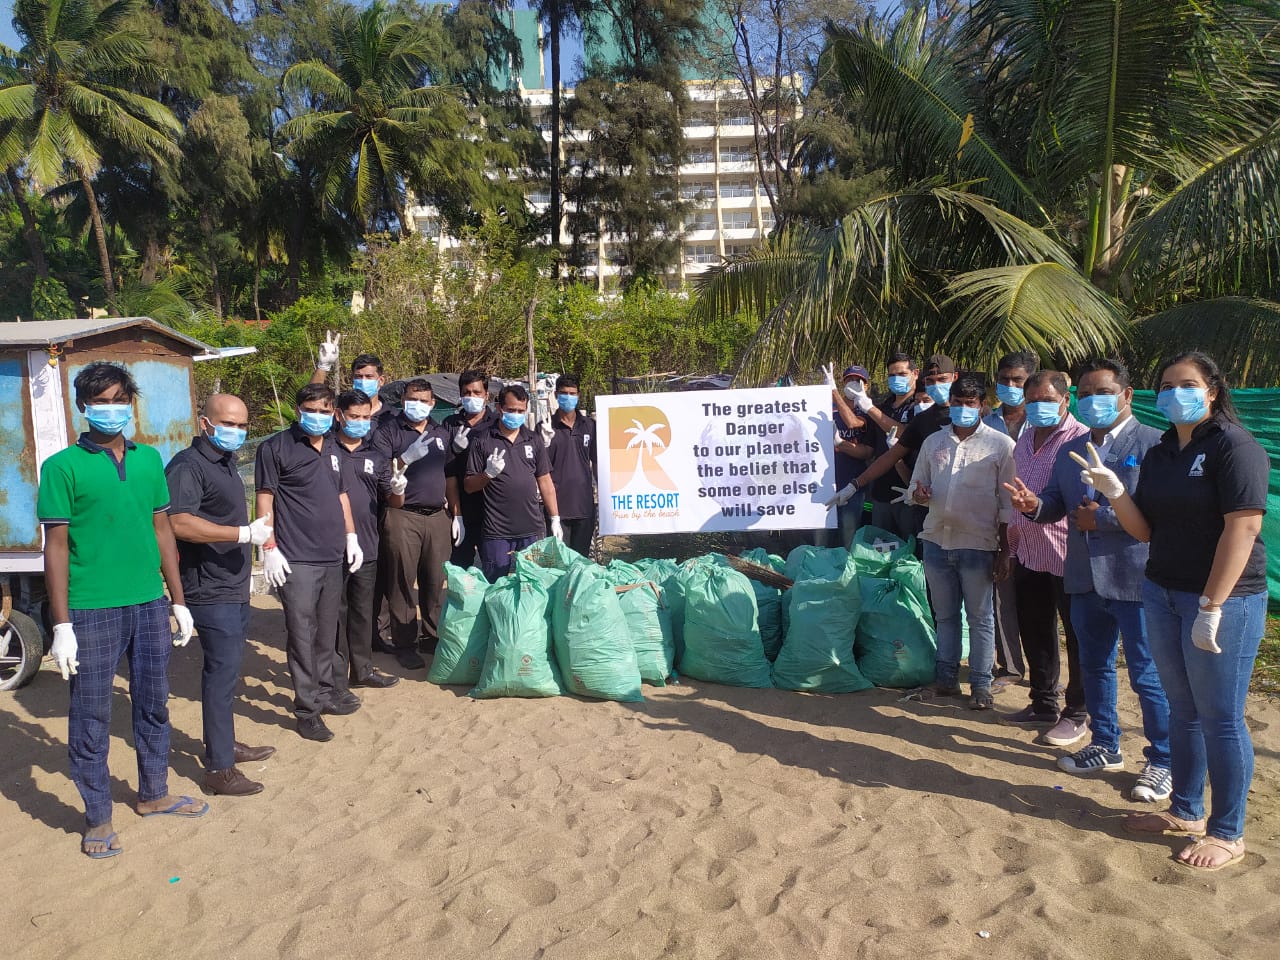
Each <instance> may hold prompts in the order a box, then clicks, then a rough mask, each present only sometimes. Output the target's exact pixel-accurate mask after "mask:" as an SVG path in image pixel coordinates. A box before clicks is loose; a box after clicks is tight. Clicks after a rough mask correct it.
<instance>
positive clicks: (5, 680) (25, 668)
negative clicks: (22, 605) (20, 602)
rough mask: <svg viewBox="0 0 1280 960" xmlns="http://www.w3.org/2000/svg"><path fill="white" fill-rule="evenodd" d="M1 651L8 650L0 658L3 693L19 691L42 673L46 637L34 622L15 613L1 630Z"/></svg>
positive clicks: (0, 685) (0, 686)
mask: <svg viewBox="0 0 1280 960" xmlns="http://www.w3.org/2000/svg"><path fill="white" fill-rule="evenodd" d="M6 641H7V643H6ZM0 647H7V649H5V650H4V656H3V657H0V690H17V689H18V688H19V687H21V686H22V685H23V684H25V683H27V681H29V680H30V679H31V678H32V677H34V676H35V675H36V671H37V670H39V669H40V661H41V660H43V659H44V635H43V633H42V632H41V630H40V628H39V627H37V626H36V622H35V621H34V620H32V619H31V618H30V617H28V616H27V615H26V614H25V613H19V612H18V611H17V610H14V611H12V612H11V613H10V614H9V619H8V620H7V621H6V622H5V625H4V627H2V628H0Z"/></svg>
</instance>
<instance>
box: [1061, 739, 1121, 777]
mask: <svg viewBox="0 0 1280 960" xmlns="http://www.w3.org/2000/svg"><path fill="white" fill-rule="evenodd" d="M1058 769H1060V770H1065V771H1066V772H1067V773H1104V772H1106V771H1108V770H1123V769H1124V758H1123V757H1121V756H1120V754H1118V753H1112V752H1111V751H1110V750H1108V749H1107V748H1106V747H1100V746H1098V745H1097V744H1096V743H1091V744H1089V746H1087V747H1085V748H1084V749H1083V750H1077V751H1076V752H1075V753H1069V754H1067V755H1066V756H1065V757H1059V758H1058Z"/></svg>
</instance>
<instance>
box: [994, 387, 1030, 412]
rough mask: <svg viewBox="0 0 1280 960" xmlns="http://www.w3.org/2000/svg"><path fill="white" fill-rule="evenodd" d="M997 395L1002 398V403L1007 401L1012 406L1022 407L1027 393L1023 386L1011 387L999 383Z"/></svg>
mask: <svg viewBox="0 0 1280 960" xmlns="http://www.w3.org/2000/svg"><path fill="white" fill-rule="evenodd" d="M996 396H997V397H999V398H1000V402H1001V403H1007V404H1008V405H1009V406H1011V407H1020V406H1022V401H1023V400H1025V399H1026V396H1027V395H1026V392H1025V391H1024V390H1023V389H1022V388H1021V387H1010V386H1007V385H1006V384H1003V383H997V384H996Z"/></svg>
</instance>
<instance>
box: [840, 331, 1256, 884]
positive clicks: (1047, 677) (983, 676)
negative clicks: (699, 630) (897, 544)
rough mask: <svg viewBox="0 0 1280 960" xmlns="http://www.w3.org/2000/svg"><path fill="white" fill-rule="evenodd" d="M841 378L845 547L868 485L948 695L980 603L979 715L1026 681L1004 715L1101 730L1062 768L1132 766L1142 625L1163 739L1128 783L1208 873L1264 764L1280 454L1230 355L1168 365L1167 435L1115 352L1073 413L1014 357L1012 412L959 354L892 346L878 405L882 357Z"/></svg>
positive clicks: (1152, 721)
mask: <svg viewBox="0 0 1280 960" xmlns="http://www.w3.org/2000/svg"><path fill="white" fill-rule="evenodd" d="M825 373H826V376H827V382H828V385H829V386H831V388H832V394H833V402H834V406H835V413H834V418H835V425H836V431H837V438H836V440H837V442H836V448H835V450H836V460H837V465H836V475H837V478H838V482H841V483H842V485H841V486H840V487H839V489H838V492H837V494H836V496H835V497H834V498H833V499H832V501H830V505H831V506H834V507H837V508H838V509H839V511H840V514H839V517H840V522H839V528H840V531H841V536H842V537H843V538H845V540H846V542H847V541H848V539H851V538H852V536H853V532H854V531H855V530H856V529H857V526H858V524H859V523H861V522H862V520H863V518H864V515H865V514H864V500H865V499H866V498H867V497H868V496H869V497H870V499H871V511H870V513H871V518H870V522H871V523H873V524H874V525H875V526H877V527H880V528H882V529H885V530H888V531H890V532H892V533H894V534H895V535H897V536H899V537H903V538H906V537H916V538H917V539H918V544H919V547H920V550H921V554H922V559H923V562H924V571H925V578H926V582H927V584H928V589H929V597H930V602H931V604H932V607H933V612H934V616H935V620H936V624H937V642H938V654H937V664H936V671H935V685H934V687H933V689H932V691H930V693H931V695H932V696H935V697H952V696H960V695H961V689H960V686H959V666H960V660H961V652H962V630H961V616H962V615H963V616H964V617H965V618H966V620H967V624H968V638H969V676H968V679H969V698H968V703H969V706H970V707H971V708H972V709H975V710H989V709H991V708H992V706H993V703H994V700H993V696H992V692H993V683H994V682H996V678H998V677H1014V676H1025V679H1026V680H1027V682H1028V685H1029V688H1030V702H1029V703H1028V704H1027V705H1026V706H1025V707H1024V708H1023V709H1021V710H1019V711H1017V712H1016V713H1012V714H1006V715H1003V716H1002V717H1001V720H1002V721H1003V722H1005V723H1009V724H1014V725H1018V726H1026V727H1043V728H1045V730H1044V734H1043V737H1044V740H1045V741H1046V742H1048V743H1050V744H1053V745H1055V746H1060V747H1071V746H1074V745H1076V744H1077V743H1080V742H1081V741H1083V740H1085V738H1086V737H1087V738H1088V742H1087V743H1086V744H1085V745H1084V746H1082V747H1080V748H1079V749H1076V750H1075V751H1074V752H1071V753H1068V754H1066V755H1064V756H1062V757H1061V758H1060V759H1059V760H1058V766H1059V767H1060V768H1061V769H1062V770H1064V771H1066V772H1068V773H1073V774H1094V773H1101V772H1108V771H1117V770H1122V769H1123V768H1124V758H1123V755H1122V753H1121V743H1120V735H1121V730H1120V724H1119V718H1118V715H1117V710H1116V695H1117V674H1116V662H1117V653H1118V650H1119V646H1120V643H1121V638H1123V649H1124V658H1125V664H1126V667H1127V669H1128V674H1129V682H1130V684H1131V686H1132V688H1133V691H1134V693H1135V694H1136V695H1137V698H1138V703H1139V705H1140V707H1141V714H1142V726H1143V734H1144V737H1145V739H1146V747H1145V749H1144V754H1145V763H1144V764H1143V766H1142V769H1141V771H1140V773H1139V774H1138V776H1137V779H1136V781H1135V782H1134V784H1133V786H1132V787H1131V789H1130V792H1129V796H1130V797H1131V798H1132V799H1133V800H1137V801H1145V802H1152V803H1154V802H1159V801H1163V800H1166V799H1168V800H1170V807H1169V809H1168V811H1162V812H1158V813H1141V814H1134V815H1132V816H1131V817H1129V818H1128V820H1127V821H1126V828H1127V829H1129V830H1131V831H1133V832H1136V833H1147V834H1153V833H1154V834H1170V835H1189V836H1191V837H1192V838H1193V840H1192V842H1191V843H1190V844H1189V845H1188V846H1187V847H1185V848H1184V849H1183V850H1181V851H1180V852H1179V853H1178V858H1179V859H1180V860H1181V861H1182V862H1184V863H1186V864H1188V865H1189V866H1192V867H1197V868H1201V869H1211V870H1212V869H1219V868H1220V867H1222V866H1225V865H1227V864H1229V863H1232V862H1235V861H1237V860H1239V859H1240V858H1241V857H1243V856H1244V842H1243V835H1244V817H1245V801H1246V797H1247V795H1248V791H1249V784H1250V782H1251V780H1252V776H1253V748H1252V742H1251V740H1250V737H1249V732H1248V728H1247V727H1246V725H1245V719H1244V705H1245V696H1246V693H1247V691H1248V686H1249V679H1250V676H1251V674H1252V670H1253V663H1254V660H1255V658H1256V656H1257V653H1258V647H1259V644H1260V643H1261V640H1262V636H1263V632H1264V629H1265V616H1266V608H1267V582H1266V552H1265V548H1264V546H1263V543H1262V540H1261V537H1260V531H1261V526H1262V517H1263V514H1264V513H1265V511H1266V503H1267V487H1268V475H1269V470H1270V463H1269V460H1268V457H1267V454H1266V452H1265V451H1264V450H1263V448H1262V446H1261V445H1260V444H1259V443H1258V441H1257V440H1256V439H1255V438H1254V437H1252V436H1251V435H1250V434H1249V433H1248V431H1247V430H1245V429H1244V427H1243V426H1241V424H1240V421H1239V419H1238V418H1237V416H1236V413H1235V408H1234V406H1233V404H1232V401H1231V393H1230V390H1229V388H1228V386H1227V383H1226V381H1225V378H1224V377H1223V375H1222V372H1221V371H1220V370H1219V368H1218V366H1217V364H1216V363H1215V362H1214V361H1213V360H1212V359H1211V358H1210V357H1208V356H1206V355H1205V354H1203V353H1199V352H1188V353H1183V354H1180V355H1178V356H1175V357H1173V358H1172V359H1171V360H1169V361H1168V362H1166V363H1165V364H1164V365H1163V366H1162V367H1161V368H1160V370H1159V374H1158V376H1157V380H1156V391H1157V401H1156V406H1157V409H1158V410H1159V411H1160V412H1161V413H1162V414H1163V415H1164V417H1165V418H1166V419H1168V420H1169V422H1170V424H1171V426H1170V428H1169V429H1168V430H1167V431H1165V432H1163V433H1162V432H1161V431H1159V430H1156V429H1154V428H1152V427H1148V426H1145V425H1144V424H1141V423H1139V422H1138V421H1137V420H1136V419H1135V418H1134V416H1133V385H1132V383H1131V380H1130V375H1129V371H1128V370H1127V369H1126V367H1125V365H1124V364H1123V363H1121V362H1120V361H1118V360H1115V359H1109V358H1096V359H1092V360H1089V361H1088V362H1086V363H1084V364H1083V365H1082V366H1081V367H1080V368H1079V369H1078V370H1077V371H1076V380H1077V384H1076V397H1077V402H1076V405H1075V412H1074V414H1073V413H1072V411H1071V406H1072V404H1071V380H1070V379H1069V378H1068V376H1067V374H1065V373H1062V372H1060V371H1056V370H1041V369H1040V368H1039V363H1038V360H1037V358H1036V357H1035V355H1034V354H1032V353H1030V352H1020V353H1013V354H1010V355H1008V356H1006V357H1004V358H1002V359H1001V360H1000V362H999V366H998V369H997V372H996V383H995V395H996V399H998V401H999V404H998V407H997V409H995V410H994V411H992V410H991V405H989V404H988V395H987V390H986V385H985V383H984V381H983V379H982V378H981V377H980V376H977V375H974V374H971V373H965V372H963V371H959V370H957V368H956V365H955V363H953V362H952V360H951V359H950V358H949V357H947V356H944V355H941V354H937V355H934V356H931V357H929V358H928V360H926V361H925V363H924V365H923V367H920V368H917V366H916V364H915V362H914V361H913V359H912V358H911V357H910V356H908V355H906V354H901V353H899V354H895V355H893V356H892V357H890V358H889V364H888V388H889V389H888V393H887V395H886V396H885V397H884V398H883V399H882V400H880V402H879V403H876V402H875V401H873V399H872V397H871V396H870V393H869V386H870V384H869V377H868V375H867V371H866V370H865V368H863V367H860V366H851V367H849V368H848V369H846V370H845V372H844V378H843V379H844V383H843V384H842V385H840V386H837V384H836V383H835V378H834V370H833V368H832V367H827V368H825ZM921 387H923V391H924V396H923V398H922V397H921V395H920V392H919V391H920V388H921ZM1059 621H1060V622H1061V625H1062V630H1063V633H1064V634H1065V639H1066V643H1065V647H1066V652H1067V656H1066V661H1067V678H1066V683H1065V685H1063V684H1062V683H1061V680H1062V669H1061V655H1060V650H1061V649H1062V644H1061V643H1060V640H1059V632H1058V625H1059ZM1060 694H1062V696H1061V697H1060ZM1206 777H1207V779H1208V782H1209V784H1210V785H1211V786H1212V804H1211V806H1210V809H1209V810H1208V811H1207V815H1206V809H1205V803H1204V791H1205V784H1206Z"/></svg>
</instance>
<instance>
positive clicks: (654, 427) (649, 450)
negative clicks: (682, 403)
mask: <svg viewBox="0 0 1280 960" xmlns="http://www.w3.org/2000/svg"><path fill="white" fill-rule="evenodd" d="M670 439H671V424H670V422H669V421H668V419H667V415H666V414H665V413H663V412H662V411H661V410H659V409H658V408H657V407H650V406H643V407H625V408H621V409H617V410H610V411H609V451H610V457H611V462H610V469H609V474H610V477H611V479H612V481H613V489H614V490H615V491H618V490H625V489H627V488H629V487H640V488H650V489H652V488H656V489H658V490H675V489H676V485H675V484H674V483H673V482H672V481H671V478H670V477H669V476H667V473H666V471H665V470H663V469H662V467H661V466H659V465H658V458H659V457H661V456H662V455H663V453H665V452H666V450H667V446H668V444H669V442H670Z"/></svg>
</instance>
